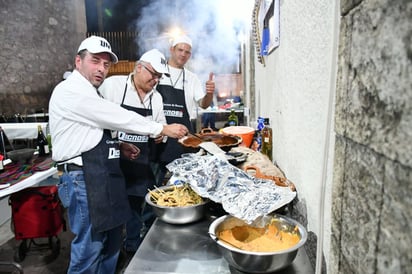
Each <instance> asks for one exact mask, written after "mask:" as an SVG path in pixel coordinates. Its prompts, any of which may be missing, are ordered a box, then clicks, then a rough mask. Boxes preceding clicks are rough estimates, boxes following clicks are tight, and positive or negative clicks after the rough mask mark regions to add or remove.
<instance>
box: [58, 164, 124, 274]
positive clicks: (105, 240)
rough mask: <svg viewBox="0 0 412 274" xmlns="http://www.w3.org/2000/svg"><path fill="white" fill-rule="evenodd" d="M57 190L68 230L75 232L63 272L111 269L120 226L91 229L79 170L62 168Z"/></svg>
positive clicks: (119, 240)
mask: <svg viewBox="0 0 412 274" xmlns="http://www.w3.org/2000/svg"><path fill="white" fill-rule="evenodd" d="M58 190H59V197H60V200H61V202H62V204H63V206H64V207H65V208H67V215H68V219H69V220H68V221H69V227H70V230H71V231H72V232H73V233H74V234H75V237H74V239H73V241H72V243H71V254H70V265H69V269H68V271H67V273H76V274H79V273H96V274H97V273H104V274H106V273H107V274H110V273H115V271H116V264H117V259H118V256H119V251H120V247H121V243H122V239H121V236H122V226H119V227H116V228H114V229H111V230H108V231H104V232H96V231H95V230H93V228H92V225H91V223H90V218H89V209H88V203H87V194H86V187H85V181H84V176H83V171H81V170H80V171H71V172H64V173H63V175H62V176H60V182H59V184H58ZM96 191H98V190H96Z"/></svg>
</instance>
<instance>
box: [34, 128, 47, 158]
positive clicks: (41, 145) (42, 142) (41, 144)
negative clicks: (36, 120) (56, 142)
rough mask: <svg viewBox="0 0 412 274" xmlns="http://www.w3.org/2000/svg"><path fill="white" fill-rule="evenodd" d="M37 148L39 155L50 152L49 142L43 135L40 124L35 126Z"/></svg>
mask: <svg viewBox="0 0 412 274" xmlns="http://www.w3.org/2000/svg"><path fill="white" fill-rule="evenodd" d="M37 150H38V151H39V156H45V155H48V154H49V153H50V150H49V143H48V142H47V139H46V137H45V136H44V133H43V130H42V128H41V125H38V126H37Z"/></svg>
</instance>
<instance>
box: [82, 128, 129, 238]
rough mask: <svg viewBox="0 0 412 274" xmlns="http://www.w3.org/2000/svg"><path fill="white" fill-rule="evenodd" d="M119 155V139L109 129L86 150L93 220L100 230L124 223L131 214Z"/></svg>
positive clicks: (88, 189) (85, 158)
mask: <svg viewBox="0 0 412 274" xmlns="http://www.w3.org/2000/svg"><path fill="white" fill-rule="evenodd" d="M119 157H120V148H119V141H118V140H117V139H115V138H113V137H112V135H111V131H110V130H107V129H105V130H104V131H103V137H102V139H101V140H100V142H99V143H98V144H97V145H96V146H95V147H94V148H92V149H91V150H89V151H86V152H83V153H82V160H83V172H84V178H85V182H86V191H87V202H88V205H89V214H90V220H91V223H92V226H93V229H95V230H96V231H98V232H102V231H107V230H110V229H112V228H115V227H118V226H120V225H123V224H125V223H126V222H127V221H128V220H129V219H130V217H131V210H130V206H129V202H128V200H127V193H126V185H125V180H124V177H123V173H122V171H121V169H120V164H119Z"/></svg>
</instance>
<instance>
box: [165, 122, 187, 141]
mask: <svg viewBox="0 0 412 274" xmlns="http://www.w3.org/2000/svg"><path fill="white" fill-rule="evenodd" d="M188 132H189V130H188V129H187V127H185V126H184V125H181V124H170V125H164V126H163V130H162V132H161V135H166V136H169V137H171V138H176V139H180V138H182V137H184V136H185V135H186V134H187V133H188Z"/></svg>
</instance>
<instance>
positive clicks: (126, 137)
mask: <svg viewBox="0 0 412 274" xmlns="http://www.w3.org/2000/svg"><path fill="white" fill-rule="evenodd" d="M119 140H121V141H125V142H132V143H147V142H148V141H149V136H147V135H133V134H127V133H126V132H119Z"/></svg>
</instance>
